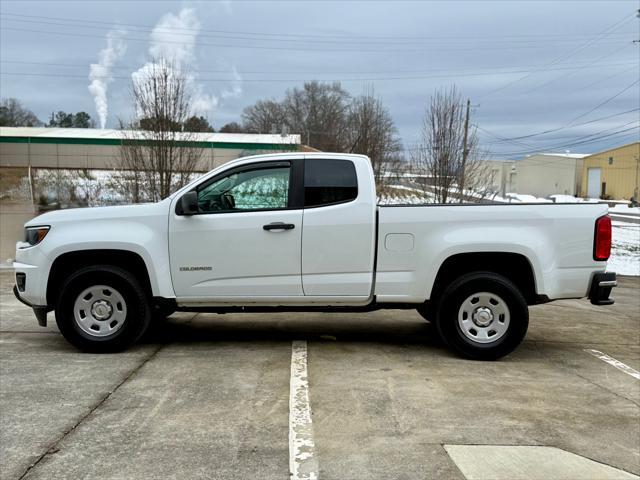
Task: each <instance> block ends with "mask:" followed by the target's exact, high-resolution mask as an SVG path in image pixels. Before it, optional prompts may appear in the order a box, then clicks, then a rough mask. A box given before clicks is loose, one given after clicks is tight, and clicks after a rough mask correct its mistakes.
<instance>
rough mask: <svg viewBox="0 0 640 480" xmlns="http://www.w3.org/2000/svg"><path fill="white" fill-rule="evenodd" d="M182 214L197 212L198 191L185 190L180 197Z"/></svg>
mask: <svg viewBox="0 0 640 480" xmlns="http://www.w3.org/2000/svg"><path fill="white" fill-rule="evenodd" d="M180 203H181V205H182V214H183V215H194V214H196V213H198V192H187V193H185V194H184V195H183V196H182V198H181V199H180Z"/></svg>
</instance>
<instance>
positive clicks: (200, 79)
mask: <svg viewBox="0 0 640 480" xmlns="http://www.w3.org/2000/svg"><path fill="white" fill-rule="evenodd" d="M615 65H619V64H615ZM625 65H626V64H625ZM600 66H606V65H600ZM573 68H576V67H558V68H556V69H554V70H571V69H573ZM577 68H580V67H577ZM526 71H527V70H513V71H509V72H503V73H524V72H526ZM0 75H9V76H27V77H52V78H56V77H57V78H82V79H87V78H88V75H77V74H67V73H40V72H5V71H0ZM486 75H489V76H493V75H495V72H477V73H447V74H437V75H416V76H389V77H357V78H331V79H326V78H325V79H320V81H323V82H367V81H391V80H424V79H428V78H451V77H452V76H455V77H456V78H459V77H480V76H486ZM93 78H113V79H125V80H129V79H130V77H129V76H125V75H95V76H94V77H93ZM234 80H235V79H234V78H231V77H230V78H207V77H198V78H197V81H198V82H214V83H215V82H230V81H234ZM309 80H311V79H310V78H249V79H245V78H243V79H242V82H255V83H284V82H305V81H309Z"/></svg>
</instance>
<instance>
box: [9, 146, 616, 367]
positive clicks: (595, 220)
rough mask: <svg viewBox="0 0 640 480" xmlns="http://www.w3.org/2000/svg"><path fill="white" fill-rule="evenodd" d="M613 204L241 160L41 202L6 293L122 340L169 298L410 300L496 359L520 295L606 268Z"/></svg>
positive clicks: (331, 165)
mask: <svg viewBox="0 0 640 480" xmlns="http://www.w3.org/2000/svg"><path fill="white" fill-rule="evenodd" d="M610 248H611V221H610V219H609V217H608V216H607V206H606V205H598V204H586V203H585V204H576V205H568V204H534V205H527V204H518V205H514V204H510V205H494V204H477V205H458V204H455V205H452V204H445V205H424V206H413V205H399V206H379V205H377V201H376V189H375V185H374V177H373V172H372V169H371V164H370V161H369V159H368V158H367V157H365V156H361V155H351V154H330V153H312V154H307V153H286V154H271V155H260V156H254V157H247V158H242V159H238V160H235V161H232V162H229V163H226V164H224V165H222V166H221V167H219V168H217V169H215V170H213V171H211V172H209V173H208V174H205V175H204V176H202V177H201V178H199V179H197V180H195V181H194V182H192V183H191V184H189V185H187V186H186V187H184V188H182V189H180V190H179V191H177V192H176V193H174V194H173V195H171V196H170V197H169V198H167V199H165V200H163V201H161V202H159V203H155V204H143V205H131V206H116V207H100V208H86V209H72V210H63V211H55V212H49V213H45V214H44V215H41V216H39V217H36V218H34V219H33V220H31V221H29V222H28V223H27V224H26V225H25V240H24V241H21V242H18V244H17V252H16V262H15V263H14V268H15V277H16V279H15V280H16V284H15V286H14V293H15V295H16V296H17V297H18V299H19V300H21V301H22V302H23V303H25V304H27V305H29V306H30V307H32V308H33V310H34V312H35V316H36V318H37V320H38V322H39V324H40V325H43V326H45V325H46V322H47V313H48V312H50V311H55V318H56V322H57V324H58V327H59V329H60V332H61V333H62V334H63V335H64V337H65V338H66V339H67V340H68V341H69V342H70V343H72V344H73V345H75V346H76V347H78V348H79V349H81V350H85V351H93V352H110V351H117V350H122V349H124V348H126V347H127V346H129V345H131V344H132V343H133V342H135V341H136V340H137V339H139V338H140V336H141V335H142V334H143V333H144V332H145V330H146V329H147V328H148V326H149V325H150V323H151V322H153V321H159V320H160V319H161V318H162V317H164V316H167V315H170V314H171V313H172V312H174V311H176V310H180V311H201V312H217V313H226V312H248V311H252V312H256V311H260V312H274V311H278V312H282V311H332V312H344V313H347V312H354V311H371V310H376V309H383V308H386V309H390V308H394V309H416V310H417V311H418V312H419V313H420V314H421V315H422V316H423V317H425V318H426V319H428V320H429V321H431V322H433V323H434V324H435V328H436V329H437V332H438V334H439V335H440V336H441V338H442V339H443V340H444V342H445V343H446V344H447V345H449V346H450V347H451V348H453V349H454V350H455V351H457V352H458V353H459V354H461V355H463V356H465V357H469V358H475V359H497V358H499V357H502V356H503V355H506V354H508V353H509V352H511V351H512V350H513V349H514V348H515V347H516V346H518V344H519V343H520V342H521V341H522V339H523V337H524V336H525V333H526V331H527V327H528V321H529V320H528V306H529V305H534V304H539V303H544V302H548V301H551V300H555V299H562V298H582V297H589V299H590V300H591V302H592V303H594V304H598V305H607V304H611V303H613V300H611V299H610V298H609V295H610V292H611V289H612V287H614V286H616V275H615V273H611V272H606V260H607V259H608V257H609V253H610Z"/></svg>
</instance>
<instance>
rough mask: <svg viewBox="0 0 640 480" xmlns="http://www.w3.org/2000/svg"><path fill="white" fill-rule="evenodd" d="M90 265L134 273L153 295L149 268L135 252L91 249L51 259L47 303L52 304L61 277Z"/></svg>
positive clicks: (60, 282) (61, 282)
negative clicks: (114, 267) (117, 268)
mask: <svg viewBox="0 0 640 480" xmlns="http://www.w3.org/2000/svg"><path fill="white" fill-rule="evenodd" d="M91 265H112V266H116V267H120V268H122V269H124V270H127V271H128V272H130V273H132V274H133V275H135V277H136V278H137V279H138V280H139V281H140V284H141V285H142V287H143V288H144V290H145V291H146V292H147V294H148V295H149V296H150V297H151V296H152V295H153V291H152V287H151V280H150V276H149V269H148V268H147V265H146V263H145V261H144V259H143V258H142V256H141V255H140V254H138V253H136V252H132V251H129V250H118V249H91V250H77V251H72V252H66V253H63V254H61V255H59V256H58V257H56V259H55V260H54V261H53V263H52V265H51V269H50V271H49V279H48V281H47V304H48V305H54V304H55V300H56V298H57V295H58V292H59V289H60V288H61V286H62V284H63V279H64V278H65V276H66V275H68V274H69V272H72V271H75V270H78V269H80V268H82V267H87V266H91Z"/></svg>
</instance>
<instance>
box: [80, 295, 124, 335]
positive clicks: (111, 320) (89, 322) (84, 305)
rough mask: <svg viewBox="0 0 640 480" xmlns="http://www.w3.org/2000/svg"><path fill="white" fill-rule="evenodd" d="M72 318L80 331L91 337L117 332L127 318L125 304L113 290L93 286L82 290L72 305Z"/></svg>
mask: <svg viewBox="0 0 640 480" xmlns="http://www.w3.org/2000/svg"><path fill="white" fill-rule="evenodd" d="M73 317H74V319H75V321H76V324H77V325H78V327H80V329H81V330H82V331H83V332H85V333H86V334H88V335H91V336H92V337H106V336H107V335H111V334H112V333H115V332H117V331H118V330H120V328H122V326H123V325H124V321H125V319H126V318H127V304H126V303H125V301H124V298H123V297H122V295H121V294H120V292H118V291H117V290H116V289H115V288H113V287H109V286H107V285H93V286H92V287H89V288H87V289H85V290H83V291H82V292H81V293H80V295H78V297H77V298H76V301H75V303H74V304H73Z"/></svg>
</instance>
